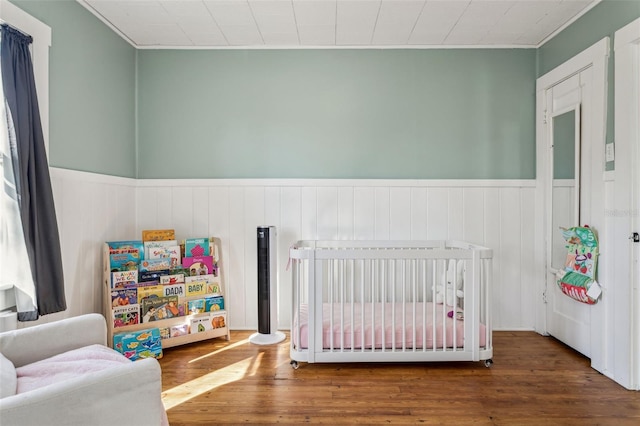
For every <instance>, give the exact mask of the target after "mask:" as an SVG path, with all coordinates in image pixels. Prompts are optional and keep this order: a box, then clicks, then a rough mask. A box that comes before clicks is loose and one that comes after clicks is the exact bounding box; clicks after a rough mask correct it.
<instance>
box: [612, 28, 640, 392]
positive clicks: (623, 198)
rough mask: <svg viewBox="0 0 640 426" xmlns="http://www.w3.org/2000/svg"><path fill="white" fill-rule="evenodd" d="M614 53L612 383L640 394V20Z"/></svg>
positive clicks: (619, 35)
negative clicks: (634, 238)
mask: <svg viewBox="0 0 640 426" xmlns="http://www.w3.org/2000/svg"><path fill="white" fill-rule="evenodd" d="M614 49H615V67H614V69H615V80H616V87H615V96H614V98H615V119H614V123H615V134H616V141H615V144H616V146H615V148H616V154H617V155H616V162H615V168H616V172H617V174H618V181H616V182H615V184H614V197H613V206H612V207H613V211H615V212H621V213H624V214H621V215H620V216H617V217H615V218H614V219H613V220H612V228H613V244H612V246H613V247H612V248H613V250H614V252H615V254H616V256H615V260H614V262H615V267H614V268H613V274H612V275H613V277H614V278H613V280H614V282H615V283H616V291H615V293H614V295H615V296H616V304H615V312H616V315H617V316H618V317H619V321H622V320H623V319H626V322H625V323H624V326H622V327H620V328H619V329H616V330H615V331H614V333H613V341H614V346H615V347H616V352H615V353H614V359H613V360H612V368H611V370H612V371H613V373H614V374H613V375H614V380H616V381H617V382H619V383H621V384H623V385H624V386H625V387H627V388H628V389H635V390H640V325H639V324H640V288H639V287H640V266H639V262H640V259H639V258H640V253H639V252H640V247H639V246H638V245H637V244H635V243H631V242H630V241H629V238H630V236H631V233H632V232H638V231H640V218H639V217H638V210H640V196H639V195H638V193H639V191H640V189H639V187H640V173H638V168H637V163H638V161H639V160H640V131H639V128H640V78H639V76H640V19H636V20H635V21H633V22H631V23H629V24H628V25H626V26H625V27H623V28H621V29H620V30H618V31H616V33H615V45H614ZM617 342H622V345H618V344H617ZM627 345H628V346H627ZM619 346H622V347H619Z"/></svg>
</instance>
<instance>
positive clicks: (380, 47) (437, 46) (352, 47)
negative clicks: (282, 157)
mask: <svg viewBox="0 0 640 426" xmlns="http://www.w3.org/2000/svg"><path fill="white" fill-rule="evenodd" d="M132 46H134V47H135V48H136V49H140V50H163V49H168V50H345V49H347V50H397V49H413V50H416V49H418V50H439V49H440V50H442V49H444V50H449V49H452V50H455V49H535V48H536V45H535V44H494V45H492V44H482V45H477V44H451V45H449V44H399V45H368V44H367V45H361V44H353V45H335V44H327V45H308V46H306V45H297V46H279V45H252V46H245V45H240V46H227V45H223V46H182V45H160V44H159V45H153V46H148V45H142V46H139V45H137V44H132Z"/></svg>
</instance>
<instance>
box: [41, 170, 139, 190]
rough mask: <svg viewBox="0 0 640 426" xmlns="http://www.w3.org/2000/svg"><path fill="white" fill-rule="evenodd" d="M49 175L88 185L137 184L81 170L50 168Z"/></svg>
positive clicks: (121, 178) (117, 177)
mask: <svg viewBox="0 0 640 426" xmlns="http://www.w3.org/2000/svg"><path fill="white" fill-rule="evenodd" d="M49 173H50V174H51V178H52V179H55V178H58V179H77V180H80V181H82V182H87V183H105V184H109V185H121V186H136V184H137V182H136V179H133V178H126V177H120V176H110V175H103V174H99V173H92V172H83V171H80V170H70V169H60V168H58V167H50V168H49Z"/></svg>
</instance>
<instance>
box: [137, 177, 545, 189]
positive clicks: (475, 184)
mask: <svg viewBox="0 0 640 426" xmlns="http://www.w3.org/2000/svg"><path fill="white" fill-rule="evenodd" d="M137 185H138V186H140V187H153V186H170V187H180V186H190V187H193V186H256V185H259V186H279V187H283V186H284V187H291V186H294V187H297V186H344V187H351V186H365V187H376V186H390V187H425V186H426V187H459V188H505V187H511V188H534V187H535V186H536V181H535V180H534V179H527V180H524V179H522V180H518V179H513V180H512V179H504V180H501V179H476V180H473V179H295V178H292V179H271V178H265V179H260V178H256V179H138V180H137Z"/></svg>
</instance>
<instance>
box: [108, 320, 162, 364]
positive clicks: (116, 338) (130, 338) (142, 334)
mask: <svg viewBox="0 0 640 426" xmlns="http://www.w3.org/2000/svg"><path fill="white" fill-rule="evenodd" d="M161 340H162V339H161V337H160V330H159V329H158V328H149V329H147V330H140V331H133V332H130V333H118V334H114V335H113V348H114V349H115V350H117V351H118V352H120V353H122V354H123V355H124V356H126V357H127V358H129V359H130V360H132V361H135V360H137V359H142V358H162V342H161Z"/></svg>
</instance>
